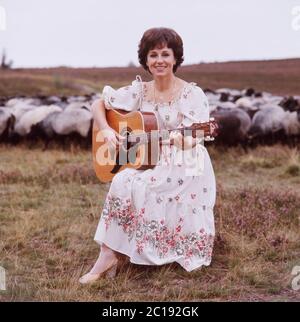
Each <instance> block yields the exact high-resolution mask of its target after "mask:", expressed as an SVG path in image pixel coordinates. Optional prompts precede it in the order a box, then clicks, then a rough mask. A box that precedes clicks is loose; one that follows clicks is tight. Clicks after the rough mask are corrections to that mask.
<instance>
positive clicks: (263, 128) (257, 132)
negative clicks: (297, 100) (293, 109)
mask: <svg viewBox="0 0 300 322" xmlns="http://www.w3.org/2000/svg"><path fill="white" fill-rule="evenodd" d="M284 118H285V111H284V110H283V108H282V107H280V106H279V105H263V106H261V110H260V111H258V112H256V113H255V114H254V116H253V119H252V124H251V127H250V130H249V132H248V134H249V137H250V138H252V137H256V136H264V135H267V134H272V133H275V132H277V131H279V130H281V129H283V120H284Z"/></svg>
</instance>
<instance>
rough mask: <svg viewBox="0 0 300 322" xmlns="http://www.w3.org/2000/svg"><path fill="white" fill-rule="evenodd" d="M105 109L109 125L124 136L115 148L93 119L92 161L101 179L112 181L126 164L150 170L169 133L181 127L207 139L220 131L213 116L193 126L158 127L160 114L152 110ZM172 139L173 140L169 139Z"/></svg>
mask: <svg viewBox="0 0 300 322" xmlns="http://www.w3.org/2000/svg"><path fill="white" fill-rule="evenodd" d="M105 111H106V120H107V123H108V125H109V126H110V127H111V128H112V129H114V130H115V131H116V132H117V133H119V134H121V135H122V136H124V137H125V140H124V141H123V143H122V144H121V145H119V146H118V147H117V148H116V149H115V150H114V151H112V150H110V149H109V147H108V144H107V143H106V142H105V141H104V137H103V132H102V130H100V129H99V128H98V127H97V124H96V123H95V122H93V134H92V154H93V165H94V170H95V172H96V175H97V177H98V178H99V180H100V181H102V182H110V181H111V180H112V178H113V177H114V176H115V175H116V174H117V173H118V172H120V171H122V170H123V169H125V168H134V169H138V170H147V169H152V168H154V167H155V166H156V165H157V164H158V162H159V156H160V151H161V145H162V144H164V142H166V141H168V138H169V133H170V132H172V131H179V132H180V133H182V134H183V135H192V136H193V137H196V134H197V136H198V137H199V132H200V135H202V138H203V139H204V140H205V141H212V140H214V138H215V137H216V136H217V134H218V124H217V123H216V121H215V120H214V118H210V121H209V122H203V123H194V124H193V125H192V126H190V127H182V128H178V129H172V130H166V129H160V128H159V122H158V119H157V116H156V115H155V113H153V112H142V111H133V112H127V111H124V110H121V109H111V110H105ZM169 143H170V144H172V143H173V142H172V141H171V142H170V140H169Z"/></svg>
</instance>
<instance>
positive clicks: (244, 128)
mask: <svg viewBox="0 0 300 322" xmlns="http://www.w3.org/2000/svg"><path fill="white" fill-rule="evenodd" d="M211 116H212V117H214V118H215V119H216V121H217V123H218V125H219V135H218V137H217V138H216V143H221V144H226V145H236V144H238V143H240V144H241V145H242V147H243V148H244V149H246V141H247V132H248V130H249V128H250V125H251V119H250V117H249V115H248V114H247V113H246V112H245V111H243V110H242V109H240V108H233V109H222V108H218V109H216V110H215V111H213V112H212V113H211Z"/></svg>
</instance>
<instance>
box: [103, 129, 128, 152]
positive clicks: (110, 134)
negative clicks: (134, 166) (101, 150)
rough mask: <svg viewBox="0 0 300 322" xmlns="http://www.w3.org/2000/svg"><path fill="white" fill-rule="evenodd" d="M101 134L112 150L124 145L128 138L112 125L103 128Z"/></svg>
mask: <svg viewBox="0 0 300 322" xmlns="http://www.w3.org/2000/svg"><path fill="white" fill-rule="evenodd" d="M101 134H102V136H103V140H104V142H105V143H107V145H108V148H109V149H110V150H112V151H114V150H116V148H117V147H119V146H120V145H122V144H123V142H124V140H125V139H126V138H125V137H124V136H122V135H120V134H119V133H118V132H117V131H115V130H114V129H113V128H111V127H106V128H103V129H101Z"/></svg>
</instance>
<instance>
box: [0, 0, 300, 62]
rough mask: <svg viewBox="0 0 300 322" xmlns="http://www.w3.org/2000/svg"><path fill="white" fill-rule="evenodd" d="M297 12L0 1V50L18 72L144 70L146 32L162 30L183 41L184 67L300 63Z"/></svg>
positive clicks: (229, 0)
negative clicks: (140, 51) (140, 50)
mask: <svg viewBox="0 0 300 322" xmlns="http://www.w3.org/2000/svg"><path fill="white" fill-rule="evenodd" d="M297 6H299V7H300V0H298V1H297V0H295V1H294V0H226V1H224V0H146V1H144V0H127V1H125V0H81V1H79V0H0V9H1V8H2V10H1V11H2V12H3V11H5V13H6V29H5V30H0V51H1V52H2V50H3V48H6V51H7V56H8V58H10V59H13V61H14V67H48V66H49V67H50V66H62V65H63V66H73V67H93V66H98V67H106V66H127V65H128V63H129V62H130V61H132V62H134V63H135V64H136V65H138V60H137V46H138V43H139V40H140V38H141V37H142V34H143V32H144V31H145V30H146V29H148V28H151V27H161V26H164V27H170V28H173V29H175V30H176V31H177V32H178V33H179V34H180V35H181V37H182V39H183V42H184V56H185V62H184V64H192V63H199V62H211V61H228V60H252V59H272V58H290V57H300V18H299V19H298V18H297V17H298V15H299V16H300V10H299V14H298V13H296V14H295V15H293V14H292V9H293V8H294V7H297ZM3 8H4V10H3ZM296 11H297V9H296ZM0 17H1V15H0ZM293 21H294V25H295V24H297V23H298V24H299V28H293ZM0 23H1V22H0ZM0 29H1V28H0ZM2 29H3V28H2Z"/></svg>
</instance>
